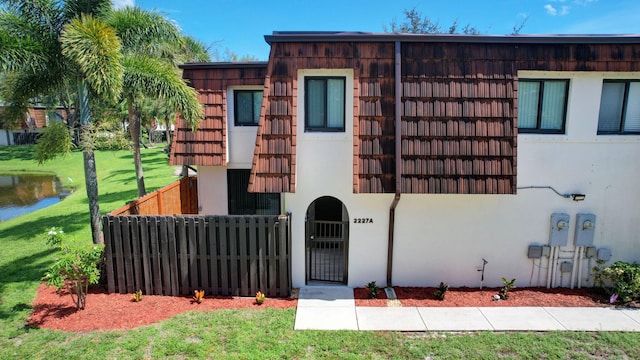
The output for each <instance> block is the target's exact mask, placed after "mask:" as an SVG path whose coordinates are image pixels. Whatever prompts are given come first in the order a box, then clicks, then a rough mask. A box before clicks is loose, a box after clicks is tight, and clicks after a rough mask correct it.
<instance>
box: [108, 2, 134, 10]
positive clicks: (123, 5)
mask: <svg viewBox="0 0 640 360" xmlns="http://www.w3.org/2000/svg"><path fill="white" fill-rule="evenodd" d="M135 5H136V3H135V0H114V1H113V8H114V9H122V8H126V7H134V6H135Z"/></svg>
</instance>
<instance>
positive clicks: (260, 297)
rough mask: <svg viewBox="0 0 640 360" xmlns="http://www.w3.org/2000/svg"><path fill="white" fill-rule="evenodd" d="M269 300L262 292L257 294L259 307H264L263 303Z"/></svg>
mask: <svg viewBox="0 0 640 360" xmlns="http://www.w3.org/2000/svg"><path fill="white" fill-rule="evenodd" d="M266 298H267V296H266V295H265V294H263V293H262V292H261V291H258V292H257V293H256V303H257V304H258V305H262V303H263V302H264V300H265V299H266Z"/></svg>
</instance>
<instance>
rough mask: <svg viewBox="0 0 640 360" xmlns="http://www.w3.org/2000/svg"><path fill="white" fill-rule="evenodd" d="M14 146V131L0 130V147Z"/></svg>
mask: <svg viewBox="0 0 640 360" xmlns="http://www.w3.org/2000/svg"><path fill="white" fill-rule="evenodd" d="M7 145H13V131H11V130H6V129H2V130H0V146H7Z"/></svg>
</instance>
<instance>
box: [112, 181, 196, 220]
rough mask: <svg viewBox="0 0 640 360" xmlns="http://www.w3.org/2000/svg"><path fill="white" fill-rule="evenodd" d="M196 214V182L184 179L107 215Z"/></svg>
mask: <svg viewBox="0 0 640 360" xmlns="http://www.w3.org/2000/svg"><path fill="white" fill-rule="evenodd" d="M197 213H198V180H197V178H196V177H185V178H182V179H180V180H178V181H176V182H174V183H171V184H169V185H167V186H165V187H163V188H161V189H158V190H156V191H154V192H152V193H150V194H147V195H145V196H143V197H141V198H140V199H138V200H136V201H133V202H131V203H129V204H127V205H125V206H123V207H121V208H120V209H117V210H114V211H112V212H111V213H109V215H113V216H115V215H177V214H197Z"/></svg>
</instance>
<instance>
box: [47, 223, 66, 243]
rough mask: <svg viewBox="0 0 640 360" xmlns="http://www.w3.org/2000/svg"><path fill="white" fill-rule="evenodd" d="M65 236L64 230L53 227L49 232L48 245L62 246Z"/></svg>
mask: <svg viewBox="0 0 640 360" xmlns="http://www.w3.org/2000/svg"><path fill="white" fill-rule="evenodd" d="M63 236H64V231H62V228H57V227H55V226H53V227H52V228H51V229H49V231H48V232H47V245H49V246H60V244H61V243H62V238H63Z"/></svg>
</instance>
